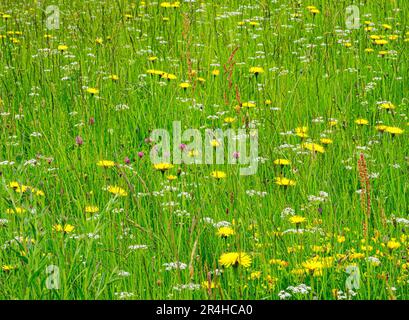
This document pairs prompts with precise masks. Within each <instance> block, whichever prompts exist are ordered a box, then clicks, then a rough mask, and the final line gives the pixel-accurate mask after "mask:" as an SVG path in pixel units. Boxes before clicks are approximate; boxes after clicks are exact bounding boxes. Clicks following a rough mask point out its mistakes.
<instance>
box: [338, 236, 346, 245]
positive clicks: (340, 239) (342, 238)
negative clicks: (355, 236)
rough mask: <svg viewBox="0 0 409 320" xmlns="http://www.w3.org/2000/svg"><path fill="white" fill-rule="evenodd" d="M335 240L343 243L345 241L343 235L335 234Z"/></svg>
mask: <svg viewBox="0 0 409 320" xmlns="http://www.w3.org/2000/svg"><path fill="white" fill-rule="evenodd" d="M337 242H338V243H343V242H345V236H337Z"/></svg>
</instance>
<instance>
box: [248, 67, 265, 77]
mask: <svg viewBox="0 0 409 320" xmlns="http://www.w3.org/2000/svg"><path fill="white" fill-rule="evenodd" d="M250 73H252V74H254V75H256V76H257V75H259V74H261V73H264V69H263V68H262V67H251V68H250Z"/></svg>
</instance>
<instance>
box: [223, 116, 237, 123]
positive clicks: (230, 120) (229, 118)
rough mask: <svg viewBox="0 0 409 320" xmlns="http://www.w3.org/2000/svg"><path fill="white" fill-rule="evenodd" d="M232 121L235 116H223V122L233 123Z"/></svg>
mask: <svg viewBox="0 0 409 320" xmlns="http://www.w3.org/2000/svg"><path fill="white" fill-rule="evenodd" d="M234 121H236V119H235V118H232V117H227V118H224V122H225V123H233V122H234Z"/></svg>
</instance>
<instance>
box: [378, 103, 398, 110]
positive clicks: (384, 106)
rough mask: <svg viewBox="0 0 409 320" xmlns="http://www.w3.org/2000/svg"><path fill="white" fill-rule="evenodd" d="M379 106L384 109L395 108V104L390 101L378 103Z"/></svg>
mask: <svg viewBox="0 0 409 320" xmlns="http://www.w3.org/2000/svg"><path fill="white" fill-rule="evenodd" d="M379 108H381V109H385V110H394V109H396V106H395V105H394V104H393V103H391V102H383V103H381V104H379Z"/></svg>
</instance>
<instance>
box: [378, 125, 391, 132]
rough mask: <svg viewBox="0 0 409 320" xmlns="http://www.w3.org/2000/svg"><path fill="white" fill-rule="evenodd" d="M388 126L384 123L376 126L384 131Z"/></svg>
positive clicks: (380, 130)
mask: <svg viewBox="0 0 409 320" xmlns="http://www.w3.org/2000/svg"><path fill="white" fill-rule="evenodd" d="M387 128H388V126H385V125H383V124H379V125H377V126H375V129H376V130H378V131H379V132H384V131H385V130H386V129H387Z"/></svg>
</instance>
